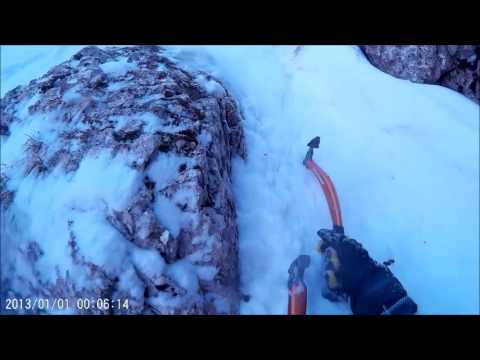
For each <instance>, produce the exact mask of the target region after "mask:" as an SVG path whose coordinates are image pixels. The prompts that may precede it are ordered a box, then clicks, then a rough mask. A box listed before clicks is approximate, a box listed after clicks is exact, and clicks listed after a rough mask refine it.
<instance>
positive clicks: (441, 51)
mask: <svg viewBox="0 0 480 360" xmlns="http://www.w3.org/2000/svg"><path fill="white" fill-rule="evenodd" d="M361 49H362V50H363V52H364V53H365V55H366V57H367V58H368V60H369V61H370V62H371V63H372V64H373V65H374V66H376V67H378V68H379V69H380V70H382V71H385V72H386V73H388V74H390V75H393V76H395V77H398V78H401V79H408V80H411V81H414V82H419V83H427V84H438V85H443V86H446V87H448V88H450V89H453V90H455V91H458V92H460V93H462V94H464V95H465V96H468V97H469V98H471V99H472V100H474V101H475V102H477V103H478V102H479V99H480V46H478V45H362V46H361Z"/></svg>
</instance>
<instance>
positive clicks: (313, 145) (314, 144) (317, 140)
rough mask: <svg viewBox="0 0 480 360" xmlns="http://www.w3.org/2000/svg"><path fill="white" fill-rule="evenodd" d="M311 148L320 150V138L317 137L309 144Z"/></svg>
mask: <svg viewBox="0 0 480 360" xmlns="http://www.w3.org/2000/svg"><path fill="white" fill-rule="evenodd" d="M307 146H308V147H309V148H314V149H318V147H319V146H320V136H315V137H314V138H313V139H312V140H310V142H309V143H308V144H307Z"/></svg>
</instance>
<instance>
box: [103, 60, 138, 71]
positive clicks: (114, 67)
mask: <svg viewBox="0 0 480 360" xmlns="http://www.w3.org/2000/svg"><path fill="white" fill-rule="evenodd" d="M100 68H101V69H102V71H103V72H105V73H107V74H112V75H114V76H122V75H125V74H126V73H127V72H128V71H131V70H136V69H138V66H137V64H136V63H134V62H128V59H127V58H126V57H120V58H119V59H117V60H115V61H109V62H106V63H104V64H100Z"/></svg>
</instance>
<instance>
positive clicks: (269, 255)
mask: <svg viewBox="0 0 480 360" xmlns="http://www.w3.org/2000/svg"><path fill="white" fill-rule="evenodd" d="M78 48H79V47H73V46H72V47H62V46H58V47H2V48H1V50H2V53H1V61H2V74H1V75H2V82H1V93H2V96H3V95H4V94H5V92H6V91H8V90H10V89H12V88H14V87H15V86H17V85H21V84H26V83H28V81H30V80H31V79H33V78H35V77H38V76H40V75H42V74H43V73H45V72H46V71H48V69H49V68H50V67H51V66H53V65H55V64H57V63H60V62H62V61H64V60H66V59H67V58H69V57H70V56H71V55H72V54H73V53H74V52H75V51H76V50H78ZM167 49H168V51H169V52H170V54H171V55H172V56H174V57H175V58H176V59H177V60H179V61H182V62H183V63H184V64H185V66H186V67H187V68H188V67H190V68H202V69H204V70H206V71H208V72H210V73H211V74H212V75H214V76H215V77H217V78H219V79H221V80H222V81H224V82H225V84H226V85H227V87H228V88H229V89H230V91H231V92H232V94H233V95H234V96H235V97H236V98H237V100H238V101H239V104H240V106H241V108H242V111H243V115H244V130H245V136H246V145H247V152H248V159H247V160H246V161H243V160H240V159H238V160H235V163H234V178H233V181H234V184H233V185H234V194H235V200H236V206H237V214H238V224H239V230H240V261H241V282H242V292H243V293H244V294H246V295H250V300H249V301H248V302H244V303H242V307H241V312H242V313H244V314H284V313H285V312H286V305H287V288H286V282H287V277H288V273H287V270H288V267H289V265H290V263H291V262H292V261H293V260H294V259H295V258H296V257H297V256H298V255H299V254H308V255H311V257H312V263H311V265H310V267H309V268H308V270H307V272H306V281H307V285H308V288H309V306H308V313H310V314H348V313H350V311H349V308H348V306H346V305H344V304H343V305H342V304H332V303H330V302H328V301H327V300H325V299H323V298H322V297H321V296H320V281H321V277H320V265H321V257H320V255H319V254H318V253H316V252H315V250H314V248H315V245H316V243H317V241H318V238H317V235H316V231H317V230H319V229H320V228H329V227H331V223H330V218H329V213H328V208H327V206H326V202H325V199H324V197H323V193H322V191H321V188H320V186H319V184H318V183H317V182H316V180H315V178H314V177H313V175H312V174H311V173H310V172H309V171H308V170H307V169H306V168H305V167H304V166H303V165H302V160H303V157H304V155H305V152H306V150H307V147H306V144H307V142H308V141H309V140H311V138H313V137H314V136H317V135H319V136H320V137H321V145H320V148H319V149H318V150H317V151H316V153H315V155H314V158H315V160H316V161H317V163H318V164H319V165H320V166H321V167H322V168H323V169H324V170H325V171H327V172H328V173H329V175H330V177H331V178H332V180H333V181H334V183H335V185H336V188H337V193H338V195H339V198H340V203H341V206H342V212H343V220H344V225H345V229H346V233H347V234H348V235H349V236H351V237H353V238H355V239H357V240H358V241H360V242H362V243H363V244H364V246H365V247H366V248H367V249H368V250H369V252H370V253H371V255H372V256H373V257H374V258H375V259H376V260H378V261H385V260H388V259H394V260H395V263H394V264H393V265H392V266H391V269H392V271H393V272H394V273H395V274H396V275H397V276H398V278H399V279H400V280H401V281H402V283H403V284H404V286H405V288H406V289H407V291H408V292H409V294H410V295H411V297H412V298H413V299H414V300H415V301H416V302H417V303H418V305H419V313H420V314H445V313H447V314H464V313H479V220H478V219H479V106H478V105H477V104H475V103H473V102H472V101H471V100H469V99H467V98H466V97H464V96H462V95H460V94H457V93H455V92H453V91H451V90H449V89H446V88H443V87H439V86H432V85H420V84H414V83H411V82H409V81H405V80H399V79H396V78H393V77H391V76H389V75H387V74H385V73H383V72H381V71H380V70H378V69H376V68H374V67H373V66H372V65H370V64H369V63H368V62H367V60H366V59H365V58H364V57H363V55H362V53H361V52H360V50H359V49H358V48H357V47H355V46H306V47H301V48H296V47H294V46H284V47H274V46H195V47H193V46H181V47H180V46H179V47H177V46H172V47H167ZM105 66H108V67H109V69H110V70H112V71H122V69H121V68H119V67H118V64H108V63H107V64H105ZM212 91H216V89H215V88H212ZM12 130H13V129H12ZM45 133H46V134H45V136H48V129H45ZM2 157H3V154H2ZM87 165H88V164H86V165H85V166H87ZM109 166H112V167H116V166H117V165H116V164H114V163H113V164H110V165H109ZM87 170H88V169H85V171H87ZM93 170H94V169H93ZM93 170H92V171H93ZM118 172H119V174H120V173H122V170H121V169H118ZM82 174H83V173H82ZM77 176H79V178H78V179H77V180H78V181H76V182H74V183H75V184H76V186H78V187H79V191H80V190H81V188H82V187H85V186H88V187H89V188H94V187H95V186H94V184H91V183H90V182H94V181H96V179H92V178H88V176H86V175H85V176H84V177H81V178H80V174H77ZM118 179H119V181H122V182H124V181H125V179H124V178H122V177H121V176H119V177H118ZM97 180H98V181H99V182H101V181H102V179H97ZM127 180H128V179H127ZM130 180H131V181H136V180H135V179H130ZM130 180H128V181H130ZM100 185H101V184H100ZM72 186H73V185H72ZM121 186H122V185H121V184H119V185H118V187H117V188H116V187H112V188H111V189H109V191H111V192H112V193H113V192H116V193H118V191H121ZM124 186H125V185H124ZM40 187H41V188H42V192H45V194H42V195H41V196H38V195H36V196H35V197H34V199H37V200H38V201H49V200H48V199H49V195H48V189H52V191H53V189H54V188H55V187H57V185H56V184H32V185H31V187H29V189H30V190H31V192H33V191H36V190H35V189H40ZM30 190H29V192H28V193H25V194H23V195H22V194H20V195H22V196H25V201H28V197H29V196H31V192H30ZM57 190H58V187H57ZM92 196H93V195H92ZM52 205H53V206H54V205H55V204H54V203H52ZM30 206H35V204H34V203H31V205H30ZM159 206H163V207H168V206H169V204H159ZM53 208H54V207H53ZM51 215H52V214H50V215H49V217H48V220H49V221H50V222H52V224H53V222H54V221H55V220H54V217H52V216H51ZM43 216H44V215H43V214H39V218H38V219H36V222H38V224H39V225H38V226H40V224H42V219H43ZM172 222H175V219H172ZM79 226H82V225H81V224H79ZM83 226H84V227H85V231H87V230H88V228H89V226H88V224H83ZM100 228H101V226H97V227H95V229H100ZM52 229H53V227H52ZM39 231H46V229H43V230H39ZM51 231H53V230H51ZM105 231H106V233H105V235H106V236H104V237H103V239H104V241H103V242H100V243H97V245H96V247H95V249H92V253H95V256H100V257H101V256H102V249H104V250H105V251H122V250H121V249H114V248H112V244H108V241H109V239H113V235H112V236H110V237H109V235H108V234H109V233H108V231H107V230H105ZM45 235H48V233H47V232H46V233H45ZM94 235H95V236H94ZM96 237H97V234H93V235H92V239H93V238H96ZM52 238H53V237H52ZM86 238H88V236H86ZM112 241H113V240H112ZM53 246H54V242H53V241H52V247H53ZM138 255H139V259H142V260H141V261H142V264H143V265H144V266H147V267H148V266H152V267H159V268H161V267H162V266H163V265H164V264H163V263H162V262H161V259H160V260H158V261H155V258H154V257H151V258H148V259H147V258H146V257H144V256H140V254H138ZM50 256H62V254H56V253H55V252H54V251H52V252H51V255H50ZM103 256H105V254H103ZM147 260H148V261H147ZM139 261H140V260H139ZM157 262H158V264H156V263H157ZM155 264H156V265H155ZM114 265H116V266H120V264H114ZM180 268H181V266H180V267H179V269H177V270H178V272H180V273H181V272H182V271H181V269H180ZM177 270H175V271H177ZM152 271H153V270H152ZM172 271H173V270H172ZM185 281H188V279H186V280H185Z"/></svg>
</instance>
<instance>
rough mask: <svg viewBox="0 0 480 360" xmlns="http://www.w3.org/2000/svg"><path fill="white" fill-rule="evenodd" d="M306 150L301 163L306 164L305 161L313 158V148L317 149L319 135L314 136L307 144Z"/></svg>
mask: <svg viewBox="0 0 480 360" xmlns="http://www.w3.org/2000/svg"><path fill="white" fill-rule="evenodd" d="M307 146H308V148H309V149H308V151H307V154H306V155H305V159H303V165H305V166H307V161H309V160H312V158H313V149H318V147H319V146H320V136H315V137H314V138H313V139H312V140H310V142H309V143H308V144H307Z"/></svg>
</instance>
